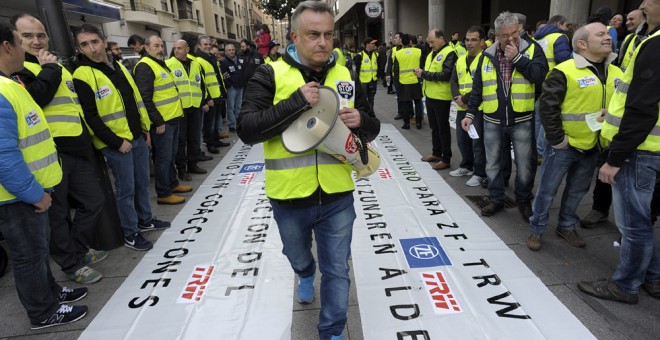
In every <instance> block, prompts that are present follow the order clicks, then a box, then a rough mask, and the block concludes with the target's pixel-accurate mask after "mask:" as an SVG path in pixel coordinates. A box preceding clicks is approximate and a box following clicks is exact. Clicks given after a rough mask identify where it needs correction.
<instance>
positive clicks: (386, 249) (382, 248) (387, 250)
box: [374, 244, 397, 254]
mask: <svg viewBox="0 0 660 340" xmlns="http://www.w3.org/2000/svg"><path fill="white" fill-rule="evenodd" d="M374 248H378V249H377V250H376V251H375V252H374V253H376V254H394V253H396V252H397V250H396V249H392V248H394V245H393V244H376V245H374Z"/></svg>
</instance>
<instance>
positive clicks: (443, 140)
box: [418, 97, 451, 164]
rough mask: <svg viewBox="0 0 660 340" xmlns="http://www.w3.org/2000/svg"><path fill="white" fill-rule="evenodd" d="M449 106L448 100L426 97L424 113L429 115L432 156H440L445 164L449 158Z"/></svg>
mask: <svg viewBox="0 0 660 340" xmlns="http://www.w3.org/2000/svg"><path fill="white" fill-rule="evenodd" d="M450 108H451V101H450V100H438V99H431V98H428V97H427V98H426V113H427V114H428V116H429V126H430V127H431V145H432V147H433V156H437V157H440V159H442V161H443V162H445V163H447V164H449V161H450V160H451V128H450V126H449V109H450ZM418 122H419V120H418Z"/></svg>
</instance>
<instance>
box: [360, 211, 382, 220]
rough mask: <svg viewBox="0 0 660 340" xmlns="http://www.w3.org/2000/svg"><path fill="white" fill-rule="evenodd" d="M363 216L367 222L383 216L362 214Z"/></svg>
mask: <svg viewBox="0 0 660 340" xmlns="http://www.w3.org/2000/svg"><path fill="white" fill-rule="evenodd" d="M364 215H365V216H366V219H367V220H373V219H374V218H380V217H383V214H372V213H364Z"/></svg>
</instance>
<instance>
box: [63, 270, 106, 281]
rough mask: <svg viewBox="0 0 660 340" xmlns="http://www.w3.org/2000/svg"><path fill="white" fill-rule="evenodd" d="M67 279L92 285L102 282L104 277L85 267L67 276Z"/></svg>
mask: <svg viewBox="0 0 660 340" xmlns="http://www.w3.org/2000/svg"><path fill="white" fill-rule="evenodd" d="M66 277H67V278H68V279H69V280H71V281H73V282H77V283H83V284H90V283H94V282H96V281H98V280H100V279H101V278H102V277H103V275H101V273H99V272H98V271H96V270H94V269H92V268H90V267H87V266H84V267H82V268H80V269H78V270H76V271H75V272H74V273H72V274H66Z"/></svg>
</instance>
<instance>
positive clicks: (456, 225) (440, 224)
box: [435, 223, 458, 230]
mask: <svg viewBox="0 0 660 340" xmlns="http://www.w3.org/2000/svg"><path fill="white" fill-rule="evenodd" d="M435 225H436V226H437V227H438V229H440V230H442V228H443V227H447V228H458V224H456V223H452V224H444V223H436V224H435Z"/></svg>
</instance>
